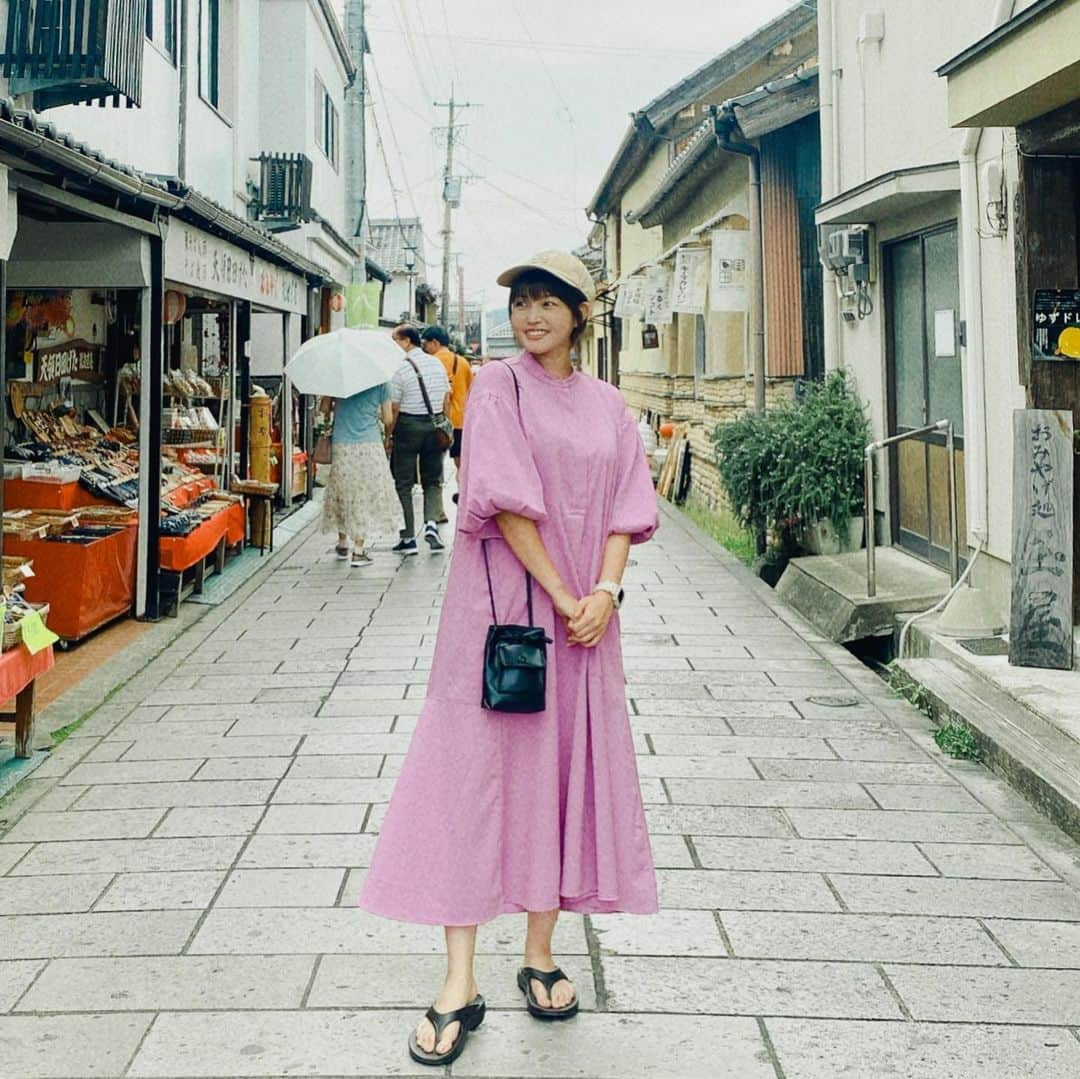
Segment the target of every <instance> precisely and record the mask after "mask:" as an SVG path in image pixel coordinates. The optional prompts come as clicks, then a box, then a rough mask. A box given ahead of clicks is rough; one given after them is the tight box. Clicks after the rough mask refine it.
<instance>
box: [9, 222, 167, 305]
mask: <svg viewBox="0 0 1080 1079" xmlns="http://www.w3.org/2000/svg"><path fill="white" fill-rule="evenodd" d="M150 281H151V275H150V244H149V241H148V240H147V238H146V237H145V236H143V235H142V233H139V232H134V231H132V230H131V229H126V228H124V227H123V226H121V225H110V224H107V223H105V222H96V221H62V222H46V221H36V220H35V219H34V218H32V217H23V218H22V219H21V220H20V222H19V230H18V232H17V233H16V234H15V243H14V245H13V246H12V249H11V255H10V261H9V263H8V288H145V287H146V286H148V285H149V284H150Z"/></svg>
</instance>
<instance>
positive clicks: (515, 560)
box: [360, 251, 658, 1065]
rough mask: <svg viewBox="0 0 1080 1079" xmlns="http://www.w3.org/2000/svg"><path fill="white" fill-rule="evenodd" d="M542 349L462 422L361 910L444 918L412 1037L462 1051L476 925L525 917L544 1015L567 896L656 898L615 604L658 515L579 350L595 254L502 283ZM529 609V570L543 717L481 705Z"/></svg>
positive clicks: (480, 385)
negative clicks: (490, 669) (455, 488)
mask: <svg viewBox="0 0 1080 1079" xmlns="http://www.w3.org/2000/svg"><path fill="white" fill-rule="evenodd" d="M499 284H500V285H509V286H510V289H511V293H510V318H511V324H512V326H513V328H514V333H515V336H516V337H517V340H518V343H519V344H521V345H522V346H523V347H524V348H525V349H526V350H527V351H525V352H523V353H522V354H521V355H519V356H517V357H515V358H514V359H511V360H507V361H506V362H504V363H493V364H488V365H486V366H485V367H484V368H483V370H482V371H481V372H480V374H479V375H478V376H477V378H476V381H475V382H474V384H473V389H472V393H471V394H470V397H469V407H468V409H467V411H466V415H465V429H464V445H463V452H462V466H461V474H462V487H461V498H460V505H459V514H458V526H457V527H458V530H457V539H456V542H455V546H454V554H453V562H452V565H451V568H450V575H449V580H448V583H447V589H446V597H445V601H444V603H443V610H442V617H441V620H440V624H439V633H438V638H437V642H436V646H435V657H434V662H433V665H432V671H431V679H430V682H429V685H428V695H427V701H426V704H425V706H424V710H423V712H422V714H421V716H420V718H419V721H418V723H417V727H416V733H415V734H414V735H413V738H412V742H411V745H410V748H409V752H408V755H407V757H406V759H405V762H404V765H403V766H402V771H401V777H400V778H399V780H398V782H397V784H396V786H395V789H394V794H393V797H392V799H391V802H390V806H389V808H388V811H387V814H386V818H385V821H384V822H383V825H382V829H381V835H380V837H379V841H378V844H377V846H376V849H375V853H374V856H373V858H372V864H371V868H370V870H369V871H368V875H367V878H366V880H365V882H364V887H363V891H362V893H361V897H360V905H361V906H362V907H364V908H365V909H367V910H369V911H372V912H374V913H375V914H379V915H382V916H384V917H387V918H395V919H398V920H401V921H408V922H424V923H429V924H434V925H442V926H444V927H445V933H446V946H447V960H448V962H447V975H446V981H445V983H444V985H443V987H442V990H441V992H440V993H439V995H438V997H437V998H436V1000H435V1003H434V1006H433V1007H432V1008H431V1009H429V1011H428V1013H427V1015H426V1016H425V1018H424V1019H423V1020H422V1021H421V1022H420V1025H419V1027H418V1028H417V1029H416V1030H415V1031H414V1032H413V1034H412V1035H411V1036H410V1038H409V1052H410V1055H411V1056H412V1057H413V1059H414V1060H417V1061H419V1062H421V1063H424V1064H440V1065H441V1064H446V1063H449V1062H450V1061H452V1060H454V1059H456V1058H457V1056H458V1055H459V1054H460V1053H461V1051H462V1049H463V1048H464V1045H465V1041H466V1038H467V1037H468V1033H469V1031H470V1030H473V1029H475V1028H476V1027H478V1026H479V1025H480V1023H481V1022H482V1020H483V1018H484V1000H483V997H481V996H480V995H479V994H478V991H477V985H476V981H475V979H474V977H473V955H474V951H475V945H476V927H477V926H478V925H479V924H481V923H484V922H487V921H490V920H491V919H492V918H494V917H496V916H497V915H499V914H504V913H507V912H527V914H528V922H527V928H526V935H525V943H524V964H523V966H522V968H521V969H520V970H519V972H518V979H517V980H518V986H519V988H520V989H521V990H522V992H523V993H524V994H525V998H526V1003H527V1006H528V1009H529V1012H530V1013H531V1014H532V1015H533V1016H535V1017H536V1018H538V1019H544V1020H551V1019H565V1018H569V1017H570V1016H572V1015H574V1014H575V1013H576V1012H577V1008H578V1001H577V995H576V993H575V991H574V987H573V984H572V983H571V981H570V979H569V978H568V977H567V976H566V975H565V974H563V972H562V971H561V970H560V969H559V967H558V966H557V964H556V962H555V958H554V956H553V955H552V952H551V938H552V933H553V931H554V929H555V923H556V920H557V918H558V915H559V911H560V910H569V911H577V912H579V913H583V914H595V913H610V912H614V911H624V912H629V913H636V914H651V913H654V912H655V911H656V910H657V895H656V875H655V871H654V869H653V862H652V853H651V850H650V847H649V836H648V832H647V830H646V827H645V815H644V810H643V807H642V802H641V790H640V785H639V781H638V775H637V767H636V763H635V759H634V745H633V740H632V736H631V732H630V722H629V718H628V715H627V710H626V699H625V688H624V684H625V679H624V676H623V664H622V651H621V648H620V645H619V633H618V618H617V617H616V615H615V612H616V610H617V609H618V606H619V604H620V602H621V599H622V594H621V586H620V583H619V582H620V581H621V579H622V575H623V570H624V568H625V566H626V562H627V557H628V555H629V551H630V545H631V544H632V543H641V542H644V541H645V540H647V539H649V537H650V536H651V535H652V534H653V532H654V531H655V530H656V527H657V520H658V518H657V505H656V496H655V493H654V491H653V486H652V481H651V479H650V476H649V469H648V466H647V463H646V460H645V456H644V453H643V452H642V447H641V441H640V439H639V436H638V433H637V428H636V426H635V424H634V421H633V418H632V417H631V415H630V412H629V411H628V410H627V408H626V405H625V403H624V402H623V399H622V397H621V395H620V394H619V392H618V390H616V389H615V387H613V386H611V385H609V384H608V383H606V382H601V381H599V380H597V379H594V378H591V377H589V376H588V375H585V374H583V373H581V372H580V371H576V370H575V369H574V367H573V365H572V363H571V359H570V351H571V348H572V347H573V345H574V344H575V342H576V341H577V339H578V338H579V337H580V335H581V333H582V331H583V330H584V328H585V323H586V319H587V318H588V314H589V305H590V301H592V300H593V299H594V297H595V290H594V287H593V282H592V278H591V277H590V275H589V272H588V270H587V269H586V268H585V266H584V264H583V263H582V262H580V261H579V260H578V259H576V258H574V257H573V256H572V255H569V254H566V253H564V252H557V251H547V252H543V253H541V254H539V255H537V256H536V257H535V258H533V259H532V260H531V261H530V262H529V263H527V264H525V265H522V266H516V267H514V268H513V269H511V270H508V271H506V273H504V274H502V275H501V276H500V277H499ZM485 550H486V553H487V558H488V561H489V564H490V571H491V581H492V586H493V597H492V598H493V600H494V606H495V610H496V612H497V615H498V621H499V622H505V623H516V624H519V625H520V624H524V623H525V622H527V621H528V615H527V613H526V571H528V573H530V574H531V575H532V578H533V581H534V587H533V593H534V608H535V610H534V614H535V624H536V625H541V626H543V627H544V628H545V629H546V631H547V635H548V636H549V637H550V638H552V640H553V642H554V643H553V644H552V645H551V646H550V647H549V648H548V669H547V694H546V710H545V711H542V712H537V713H533V714H524V715H523V714H511V713H506V712H496V711H487V710H485V709H484V708H482V707H481V703H480V698H481V688H482V671H483V652H484V640H485V637H486V635H487V630H488V626H489V625H490V624H491V622H492V610H491V599H489V595H488V585H487V578H486V575H485V566H484V552H485Z"/></svg>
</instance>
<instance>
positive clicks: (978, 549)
mask: <svg viewBox="0 0 1080 1079" xmlns="http://www.w3.org/2000/svg"><path fill="white" fill-rule="evenodd" d="M982 549H983V541H982V540H981V539H977V540H976V542H975V553H974V554H973V555H972V556H971V559H970V561H969V562H968V564H967V565H966V566H965V567H964V572H963V573H961V574H960V576H959V577H958V578H957V581H956V584H954V585H953V586H952V588H950V589H949V591H948V592H946V593H945V595H944V596H942V598H941V599H940V600H938V602H937V603H935V604H934V606H933V607H931V608H930V609H929V610H926V611H921V612H919V614H913V615H912V616H911V617H910V618H909V619H908V620H907V621H906V622H905V623H904V628H903V629H902V630H900V640H899V642H898V644H897V646H896V655H897V658H898V659H903V658H904V644H905V642H906V641H907V635H908V630H909V629H911V627H912V626H913V625H914V624H915V623H916V622H919V621H921V620H922V619H924V618H929V617H930V615H932V614H937V612H938V611H941V610H944V609H945V607H946V606H948V603H949V600H951V599H952V598H953V596H955V595H956V593H957V592H959V591H960V586H961V585H963V584H964V582H965V581H967V579H968V577H970V576H971V571H972V570H973V569H974V568H975V563H976V562H977V561H978V560H979V555H980V554H982Z"/></svg>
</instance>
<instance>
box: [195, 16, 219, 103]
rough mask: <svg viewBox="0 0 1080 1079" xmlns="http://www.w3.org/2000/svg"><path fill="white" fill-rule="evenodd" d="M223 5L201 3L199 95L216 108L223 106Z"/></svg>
mask: <svg viewBox="0 0 1080 1079" xmlns="http://www.w3.org/2000/svg"><path fill="white" fill-rule="evenodd" d="M220 56H221V3H220V0H200V2H199V93H200V94H201V95H202V97H203V98H204V99H205V100H206V101H208V102H209V103H210V104H211V105H213V106H214V108H215V109H216V108H218V107H219V105H220V104H221V85H220V78H219V72H220V63H219V61H220Z"/></svg>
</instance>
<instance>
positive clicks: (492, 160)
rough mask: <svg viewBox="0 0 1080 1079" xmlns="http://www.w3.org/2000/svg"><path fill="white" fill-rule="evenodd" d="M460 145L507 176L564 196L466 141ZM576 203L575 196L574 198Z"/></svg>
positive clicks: (562, 195)
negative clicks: (515, 170) (508, 166)
mask: <svg viewBox="0 0 1080 1079" xmlns="http://www.w3.org/2000/svg"><path fill="white" fill-rule="evenodd" d="M462 146H463V147H464V148H465V149H466V150H468V152H469V153H470V154H475V155H476V156H477V157H479V158H482V159H483V160H484V161H486V162H488V164H490V165H497V166H498V170H499V172H501V173H505V174H506V175H507V176H512V177H513V178H514V179H515V180H520V181H521V182H522V183H525V184H531V185H532V186H533V187H535V188H537V189H538V190H540V191H546V192H547V193H548V194H549V195H557V196H558V197H559V198H560V199H564V198H566V192H565V191H556V190H555V188H553V187H548V186H547V185H546V184H542V183H540V182H539V180H534V179H533V178H532V177H530V176H523V175H522V174H521V173H520V172H514V171H513V169H508V168H507V167H506V166H505V165H504V164H503V163H502V162H501V161H498V160H497V159H496V158H494V157H489V156H488V155H487V154H485V153H483V152H482V151H480V150H477V149H476V147H475V146H470V145H469V144H468V143H462ZM574 201H575V203H576V201H577V200H576V198H575V199H574Z"/></svg>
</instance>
